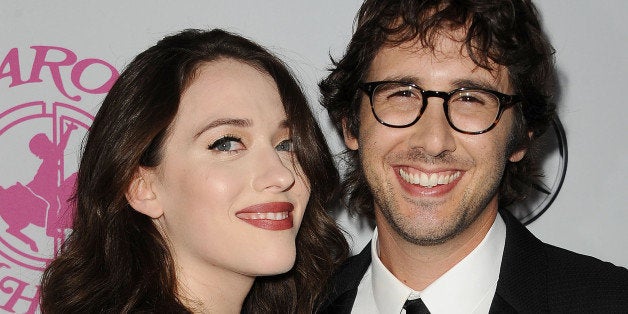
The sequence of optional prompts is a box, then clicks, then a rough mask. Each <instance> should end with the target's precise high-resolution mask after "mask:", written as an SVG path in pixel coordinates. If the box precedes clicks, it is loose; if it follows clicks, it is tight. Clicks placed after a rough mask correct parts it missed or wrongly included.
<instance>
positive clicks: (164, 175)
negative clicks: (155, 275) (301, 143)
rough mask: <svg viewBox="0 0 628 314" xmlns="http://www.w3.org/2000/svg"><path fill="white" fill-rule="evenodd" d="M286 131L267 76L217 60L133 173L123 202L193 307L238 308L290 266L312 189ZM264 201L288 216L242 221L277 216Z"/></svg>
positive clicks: (191, 89) (203, 69)
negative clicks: (153, 154) (148, 228)
mask: <svg viewBox="0 0 628 314" xmlns="http://www.w3.org/2000/svg"><path fill="white" fill-rule="evenodd" d="M290 136H291V132H290V130H289V129H288V127H287V124H286V114H285V112H284V109H283V105H282V102H281V99H280V96H279V93H278V90H277V86H276V84H275V82H274V81H273V79H272V78H271V77H270V76H269V75H268V74H266V73H263V72H260V71H259V70H257V69H255V68H254V67H252V66H250V65H247V64H245V63H243V62H240V61H236V60H232V59H219V60H217V61H213V62H209V63H206V64H204V65H202V66H201V68H200V69H199V71H198V72H197V74H196V75H195V76H194V81H193V82H192V83H191V85H190V86H189V87H188V88H187V89H186V91H185V92H184V93H183V95H182V97H181V103H180V106H179V111H178V112H177V115H176V117H175V120H174V121H173V123H172V124H171V125H170V127H169V134H168V137H167V138H166V140H165V143H164V148H163V150H164V151H163V159H162V161H161V162H160V164H159V165H158V166H157V167H155V168H150V169H149V168H140V169H139V170H138V172H137V175H136V179H135V180H134V181H133V182H132V184H131V187H130V188H129V192H128V193H127V199H128V200H129V203H130V204H131V205H132V206H133V208H134V209H136V210H137V211H139V212H141V213H143V214H146V215H147V216H149V217H151V218H153V222H154V223H155V225H156V226H157V228H158V229H159V230H160V232H161V234H162V235H163V236H164V238H166V239H167V240H168V242H169V248H170V250H171V252H172V255H173V258H174V261H175V267H176V272H177V273H176V276H177V280H178V294H179V295H180V296H181V297H182V300H183V302H184V303H185V304H186V306H188V307H189V308H190V309H193V310H194V311H195V312H199V313H210V312H211V313H240V309H241V307H242V304H243V301H244V299H245V297H246V295H247V294H248V293H249V290H250V289H251V287H252V285H253V282H254V280H255V278H256V277H257V276H265V275H275V274H280V273H284V272H286V271H288V270H290V269H291V268H292V266H293V264H294V260H295V257H296V245H295V239H296V234H297V231H298V229H299V226H300V224H301V220H302V218H303V214H304V211H305V207H306V205H307V201H308V199H309V195H310V190H309V183H308V182H307V180H306V178H304V176H303V175H299V174H300V173H302V170H301V169H300V167H299V165H298V163H295V162H294V158H293V157H294V156H293V150H292V142H291V138H290ZM268 204H284V205H286V204H289V206H290V210H287V211H288V212H287V213H285V215H286V216H288V218H273V219H264V220H267V221H268V223H267V224H266V225H264V226H262V227H260V225H254V224H251V219H250V218H246V219H243V215H242V211H243V210H245V209H247V208H252V207H255V208H256V209H257V208H260V210H259V211H260V212H261V215H275V214H277V215H278V216H280V215H283V214H284V213H278V212H274V211H270V209H268V208H269V207H273V206H274V205H268ZM264 208H265V209H264ZM275 208H276V206H275ZM269 213H270V214H269ZM247 215H248V216H247ZM254 215H260V214H258V212H253V213H247V214H246V215H245V216H246V217H250V216H254ZM282 217H283V216H282ZM258 218H259V217H258ZM280 220H281V221H283V223H281V224H278V221H280ZM256 221H257V222H259V221H260V220H256ZM288 221H289V222H288ZM265 226H271V227H272V228H271V227H265Z"/></svg>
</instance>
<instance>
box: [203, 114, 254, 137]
mask: <svg viewBox="0 0 628 314" xmlns="http://www.w3.org/2000/svg"><path fill="white" fill-rule="evenodd" d="M224 125H231V126H237V127H242V128H246V127H250V126H251V125H253V122H252V121H251V120H249V119H233V118H221V119H216V120H213V121H211V122H209V123H208V124H206V125H205V126H203V128H201V129H200V130H199V131H198V132H196V135H194V138H198V137H199V136H201V134H203V133H205V132H206V131H207V130H210V129H213V128H216V127H219V126H224Z"/></svg>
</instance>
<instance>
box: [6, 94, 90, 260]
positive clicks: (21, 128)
mask: <svg viewBox="0 0 628 314" xmlns="http://www.w3.org/2000/svg"><path fill="white" fill-rule="evenodd" d="M47 107H51V108H50V109H48V108H47ZM92 120H93V117H92V116H91V115H90V114H89V113H87V112H85V111H83V110H82V109H80V108H76V107H74V106H71V105H68V104H64V103H58V102H55V103H53V104H51V106H47V104H45V103H44V102H32V103H26V104H22V105H18V106H16V107H13V108H11V109H9V110H7V111H5V112H3V113H1V114H0V140H1V139H2V138H3V137H5V136H8V135H11V134H17V133H20V134H24V133H26V136H25V138H26V139H28V141H27V142H26V141H25V142H24V143H20V144H22V145H24V146H27V147H28V150H27V152H28V154H30V155H31V156H27V157H31V158H33V157H34V158H35V159H37V160H39V162H40V164H39V166H38V167H37V169H36V171H35V173H34V176H33V177H32V179H31V180H28V182H20V181H17V182H14V183H13V184H11V185H10V186H7V187H3V186H0V219H1V220H0V223H2V224H0V226H2V225H4V227H3V228H0V248H1V249H0V254H1V255H3V256H4V257H5V258H7V259H8V260H10V261H12V262H14V263H15V264H17V265H20V266H22V267H26V268H31V269H38V270H43V269H44V268H45V266H46V262H47V261H48V260H49V259H50V258H51V257H52V255H53V254H51V252H52V253H54V252H56V251H57V250H58V249H59V246H60V244H61V242H62V241H63V240H64V238H65V233H66V231H67V229H69V228H70V226H71V223H72V217H73V205H72V203H71V202H70V201H69V199H70V197H71V196H72V192H73V189H74V184H75V181H76V171H75V170H69V171H68V169H71V168H72V167H70V165H66V162H65V156H68V154H67V149H68V142H69V141H70V138H74V139H75V141H76V139H78V141H80V138H82V137H83V135H84V134H85V132H86V131H87V130H88V129H89V126H90V125H91V121H92ZM35 126H37V127H39V128H33V127H35ZM13 130H14V131H13ZM12 131H13V132H12ZM79 133H82V134H79ZM21 137H22V138H24V136H21ZM74 151H75V150H74ZM3 230H4V232H2V231H3Z"/></svg>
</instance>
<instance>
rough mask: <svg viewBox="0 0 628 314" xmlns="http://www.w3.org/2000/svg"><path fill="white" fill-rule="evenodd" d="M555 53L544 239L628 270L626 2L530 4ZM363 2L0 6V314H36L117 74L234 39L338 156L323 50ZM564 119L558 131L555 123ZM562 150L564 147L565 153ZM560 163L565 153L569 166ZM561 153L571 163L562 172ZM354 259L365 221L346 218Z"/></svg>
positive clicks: (539, 212) (343, 40) (538, 215)
mask: <svg viewBox="0 0 628 314" xmlns="http://www.w3.org/2000/svg"><path fill="white" fill-rule="evenodd" d="M537 2H538V6H539V9H540V11H541V13H542V16H543V18H544V22H545V25H546V28H547V31H548V33H549V36H550V37H551V39H552V41H553V43H554V45H555V48H556V50H557V60H558V66H559V73H560V81H561V101H560V104H559V106H560V113H561V116H560V121H557V124H556V126H555V128H554V129H553V130H552V132H550V133H549V135H548V139H547V141H548V143H549V144H548V145H552V146H553V147H554V149H552V153H551V154H549V155H548V156H547V162H546V165H545V166H544V167H545V168H546V171H547V173H546V178H545V179H544V180H546V184H547V186H548V190H547V191H546V192H544V193H542V194H540V196H539V197H538V198H537V199H535V200H534V201H533V202H532V203H530V204H523V205H522V206H524V207H527V208H528V209H531V213H532V215H531V216H525V217H522V219H524V220H528V222H529V224H528V227H529V228H530V230H532V232H533V233H535V234H536V235H537V236H538V237H539V238H541V239H542V240H544V241H546V242H549V243H552V244H556V245H558V246H562V247H565V248H567V249H570V250H574V251H577V252H580V253H584V254H588V255H594V256H596V257H599V258H601V259H604V260H608V261H610V262H613V263H615V264H618V265H622V266H624V267H626V266H628V250H626V248H628V231H627V230H628V229H627V228H626V224H627V223H628V202H627V198H626V193H625V191H624V190H625V189H626V188H627V187H628V185H627V183H628V181H627V179H626V177H627V176H628V166H627V165H626V158H625V156H626V154H627V153H628V148H627V145H626V137H627V134H628V128H627V126H626V125H628V124H627V123H626V122H625V121H624V117H626V116H628V106H626V104H625V99H626V97H625V96H624V94H623V93H624V91H625V89H626V86H627V85H628V57H626V51H628V41H627V40H626V38H628V27H627V25H628V24H626V23H625V18H624V16H623V15H625V12H628V3H627V2H624V1H622V0H614V1H611V0H607V1H600V2H598V1H595V2H594V1H587V0H581V1H574V0H561V1H537ZM359 5H360V1H358V0H345V1H332V0H325V1H316V2H314V1H289V0H276V1H229V2H226V1H224V2H223V1H200V0H199V1H186V2H174V1H172V2H171V1H104V2H103V1H101V2H87V1H78V0H72V1H56V2H49V1H11V2H9V1H6V2H4V3H3V5H2V9H1V10H0V26H1V27H0V313H38V312H39V308H38V297H39V280H40V276H41V273H42V271H43V269H44V268H45V267H46V265H47V263H48V262H49V261H50V259H51V258H52V256H53V255H54V252H55V251H56V250H57V249H58V248H59V245H60V244H61V242H62V241H63V239H64V238H65V236H67V234H68V232H70V227H71V220H70V219H71V217H69V216H68V215H64V213H66V212H68V211H69V210H71V208H70V207H69V206H70V204H69V203H68V202H67V199H68V197H69V196H70V195H71V194H72V188H73V185H74V181H75V178H76V171H77V168H78V167H77V166H78V160H79V158H80V149H81V142H82V140H83V138H84V137H85V135H86V133H87V132H88V131H89V128H90V125H91V122H92V120H93V117H94V114H95V113H96V111H97V110H98V107H99V105H100V102H101V101H102V99H103V98H104V96H105V95H106V93H107V92H108V90H109V89H110V88H111V86H112V84H113V83H114V82H115V80H116V79H117V77H118V76H119V73H120V71H122V69H123V68H124V66H125V65H126V64H127V63H128V62H130V60H131V59H132V58H133V57H134V56H135V55H136V54H137V53H139V52H140V51H142V50H144V49H146V48H147V47H149V46H151V45H152V44H154V43H155V42H156V41H157V40H159V39H160V38H162V37H163V36H164V35H167V34H172V33H175V32H177V31H179V30H182V29H185V28H205V29H208V28H216V27H219V28H224V29H226V30H229V31H233V32H237V33H240V34H242V35H244V36H246V37H249V38H251V39H253V40H255V41H257V42H259V43H261V44H263V45H264V46H266V47H268V48H269V49H270V50H272V51H273V52H274V53H276V54H277V55H279V56H280V57H281V58H282V59H283V60H285V61H286V62H287V63H288V64H289V65H290V66H291V67H292V69H293V71H294V73H295V74H296V76H297V77H298V78H299V79H300V81H301V83H302V85H303V87H304V89H305V90H306V94H307V95H308V98H309V99H310V102H311V104H312V107H313V109H314V112H315V113H316V114H317V117H318V118H319V121H320V123H321V124H322V126H323V129H324V131H325V133H326V135H327V137H328V140H329V143H330V145H331V146H332V150H333V151H334V152H335V153H340V152H341V151H342V150H343V146H342V141H341V140H340V139H339V138H338V137H337V135H336V133H335V132H334V131H333V129H332V128H331V125H330V124H329V121H328V118H327V116H326V113H325V111H324V109H323V108H322V107H321V106H320V105H319V104H318V89H317V85H316V84H317V82H318V81H319V80H320V79H321V78H323V77H324V76H325V75H326V68H327V67H328V66H329V65H330V60H329V56H330V55H331V56H333V57H339V56H340V55H341V54H342V52H343V51H344V48H345V46H346V44H347V43H348V40H349V38H350V35H351V30H352V24H353V18H354V15H355V13H356V11H357V9H358V7H359ZM561 122H562V127H561ZM567 152H568V153H567ZM567 156H568V158H567ZM567 159H568V161H569V163H568V164H567ZM338 219H339V221H340V223H341V224H342V225H343V226H344V228H345V229H346V230H347V231H348V239H349V241H350V243H351V245H352V248H353V250H354V251H358V250H359V249H360V248H361V247H362V246H363V245H364V244H365V243H366V242H368V240H369V239H370V234H371V229H370V228H369V226H368V224H365V223H363V222H361V221H358V220H356V219H354V218H351V217H347V216H346V215H345V214H341V215H339V217H338Z"/></svg>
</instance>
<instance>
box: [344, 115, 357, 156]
mask: <svg viewBox="0 0 628 314" xmlns="http://www.w3.org/2000/svg"><path fill="white" fill-rule="evenodd" d="M342 137H343V138H344V140H345V145H347V148H349V149H350V150H357V149H358V148H359V146H360V145H359V144H358V139H357V137H355V136H353V134H351V131H350V130H349V128H348V127H347V118H344V119H342Z"/></svg>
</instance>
